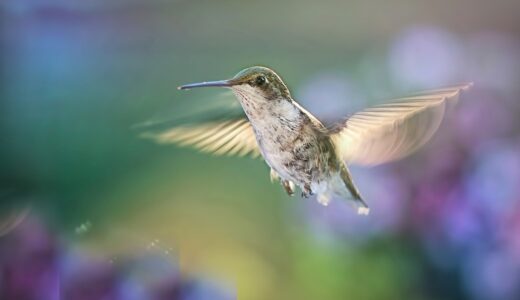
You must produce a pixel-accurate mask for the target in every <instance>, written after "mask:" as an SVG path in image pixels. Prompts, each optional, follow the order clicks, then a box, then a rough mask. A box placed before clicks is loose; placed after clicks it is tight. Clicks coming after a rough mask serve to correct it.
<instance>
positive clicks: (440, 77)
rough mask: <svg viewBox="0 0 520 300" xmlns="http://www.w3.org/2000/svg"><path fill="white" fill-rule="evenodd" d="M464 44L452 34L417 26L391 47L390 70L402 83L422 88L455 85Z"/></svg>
mask: <svg viewBox="0 0 520 300" xmlns="http://www.w3.org/2000/svg"><path fill="white" fill-rule="evenodd" d="M463 62H464V60H463V55H462V46H461V44H460V42H459V41H458V40H457V38H456V37H455V36H453V35H452V34H451V33H449V32H447V31H444V30H442V29H440V28H435V27H414V28H410V29H408V30H406V31H405V32H403V33H402V34H401V36H400V37H398V38H397V40H396V41H395V44H394V45H393V47H392V49H391V50H390V56H389V66H390V71H391V74H392V76H393V78H395V79H396V80H398V84H399V85H400V86H405V87H407V86H415V87H419V88H423V87H432V86H436V85H437V86H438V85H445V84H453V82H454V81H455V82H456V81H457V80H456V78H458V77H459V76H458V72H459V70H461V69H462V67H463Z"/></svg>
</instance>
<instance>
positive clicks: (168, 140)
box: [135, 92, 260, 157]
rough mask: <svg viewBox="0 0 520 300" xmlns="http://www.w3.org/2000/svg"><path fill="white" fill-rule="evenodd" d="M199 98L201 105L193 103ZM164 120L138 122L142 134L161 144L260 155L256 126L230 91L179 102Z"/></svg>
mask: <svg viewBox="0 0 520 300" xmlns="http://www.w3.org/2000/svg"><path fill="white" fill-rule="evenodd" d="M196 101H199V102H200V104H196V103H195V104H194V102H196ZM166 115H167V116H168V117H167V118H166V120H165V121H164V118H160V119H163V120H161V121H148V122H145V123H142V124H138V125H136V126H135V127H136V129H138V130H139V131H140V133H141V134H140V135H141V137H144V138H150V139H152V140H154V141H156V142H158V143H160V144H177V145H180V146H189V147H193V148H196V149H199V150H200V151H202V152H207V153H213V154H216V155H238V156H245V155H250V156H252V157H257V156H259V154H260V150H259V148H258V146H257V143H256V139H255V135H254V132H253V128H252V126H251V124H250V123H249V121H248V120H247V118H246V115H245V113H244V111H243V110H242V108H241V107H240V104H239V103H238V101H236V99H235V97H234V96H233V94H232V93H231V92H221V93H220V94H218V95H212V96H211V99H206V98H205V97H204V96H202V97H201V96H200V95H197V98H196V99H191V100H190V101H185V102H178V103H176V105H175V110H174V111H168V112H167V113H166Z"/></svg>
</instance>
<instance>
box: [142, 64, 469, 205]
mask: <svg viewBox="0 0 520 300" xmlns="http://www.w3.org/2000/svg"><path fill="white" fill-rule="evenodd" d="M201 86H222V87H227V88H230V89H231V90H232V91H233V93H234V94H235V96H236V98H237V99H238V101H239V102H240V105H241V106H242V108H243V111H244V113H245V118H239V119H235V120H221V121H216V122H215V121H214V122H207V123H202V124H186V125H181V126H177V127H174V128H172V129H169V130H166V131H161V132H159V133H152V134H146V136H148V137H153V138H155V139H156V140H157V141H159V142H162V143H170V142H173V143H178V144H181V145H193V146H195V147H197V148H199V149H201V150H202V151H206V152H212V153H216V154H241V155H244V154H253V155H256V154H258V153H259V154H261V155H262V157H263V158H264V159H265V161H266V162H267V164H268V165H269V166H270V167H271V179H272V180H280V182H281V184H282V186H283V187H284V189H285V190H286V191H287V193H288V194H289V195H292V194H293V193H294V186H295V185H296V186H298V187H300V189H301V190H302V195H303V196H305V197H308V196H310V195H313V194H316V195H317V198H318V201H319V202H320V203H322V204H324V205H327V204H328V202H329V200H330V199H331V197H333V196H337V197H341V198H346V199H351V200H353V202H352V203H355V204H357V206H358V213H360V214H367V213H368V206H367V205H366V203H365V202H364V201H363V200H362V198H361V195H360V193H359V191H358V190H357V188H356V187H355V185H354V182H353V180H352V176H351V175H350V173H349V171H348V168H347V165H346V163H345V162H352V163H359V164H371V165H373V164H378V163H383V162H387V161H391V160H395V159H398V158H401V157H403V156H404V155H407V154H409V153H411V152H413V151H415V150H416V149H417V148H418V147H420V146H421V145H423V144H424V143H425V142H426V141H427V140H428V139H429V138H430V137H431V136H432V134H433V132H434V131H435V130H436V129H437V127H438V126H439V123H440V121H441V119H442V116H443V113H444V107H445V105H446V100H448V99H455V98H457V96H458V95H459V93H460V91H461V90H464V89H467V88H468V87H469V86H470V84H466V85H460V86H456V87H452V88H446V89H442V90H437V91H430V92H427V93H423V94H420V95H418V96H414V97H409V98H403V99H399V100H398V101H396V102H395V103H390V104H384V105H381V106H378V107H374V108H371V109H367V110H364V111H362V112H360V113H357V114H354V115H353V116H351V117H350V118H349V119H347V121H346V122H345V123H343V124H342V125H341V126H337V127H336V128H335V129H328V128H326V127H325V126H324V125H323V124H322V123H321V122H320V121H319V120H318V119H317V118H315V117H314V116H313V115H312V114H311V113H309V112H308V111H306V110H305V109H304V108H303V107H301V106H300V105H299V104H298V103H297V102H296V101H295V100H294V99H293V98H292V97H291V94H290V92H289V89H288V88H287V86H286V85H285V83H284V82H283V81H282V79H281V78H280V77H279V76H278V75H277V74H276V73H275V72H274V71H272V70H271V69H268V68H265V67H251V68H248V69H245V70H243V71H241V72H239V73H238V74H237V75H235V76H234V77H233V78H232V79H229V80H224V81H215V82H205V83H198V84H192V85H186V86H182V87H181V89H187V88H194V87H201Z"/></svg>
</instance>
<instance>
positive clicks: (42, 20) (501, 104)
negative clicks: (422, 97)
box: [0, 0, 520, 300]
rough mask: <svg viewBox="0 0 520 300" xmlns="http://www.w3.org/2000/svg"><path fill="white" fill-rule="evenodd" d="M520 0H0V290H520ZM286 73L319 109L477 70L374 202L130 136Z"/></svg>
mask: <svg viewBox="0 0 520 300" xmlns="http://www.w3.org/2000/svg"><path fill="white" fill-rule="evenodd" d="M518 12H520V2H519V1H517V0H501V1H483V0H482V1H473V0H462V1H448V0H438V1H426V0H420V1H413V0H397V1H382V0H380V1H334V0H329V1H309V0H299V1H274V0H272V1H271V0H264V1H239V0H226V1H210V0H206V1H187V0H177V1H175V0H172V1H168V0H126V1H125V0H91V1H79V0H2V1H1V2H0V72H1V73H0V76H1V77H0V100H1V102H0V141H1V147H0V203H1V205H0V211H1V212H2V218H11V221H12V222H11V223H10V224H14V225H16V226H14V225H13V226H10V227H5V226H4V228H0V229H1V230H0V233H1V234H2V236H1V237H0V299H8V300H12V299H15V300H32V299H42V300H49V299H124V300H127V299H129V300H141V299H183V300H184V299H190V300H203V299H223V300H224V299H225V300H227V299H235V298H239V299H253V300H255V299H425V300H427V299H432V300H433V299H520V118H519V116H520V100H519V97H520V84H519V83H520V21H519V19H518ZM256 64H261V65H266V66H269V67H272V68H274V69H275V70H276V71H278V72H279V73H280V74H281V75H282V76H283V77H284V79H285V81H286V82H287V83H288V85H289V86H290V88H291V89H292V92H293V95H294V96H295V98H296V99H297V100H299V101H300V102H301V103H302V104H303V105H304V106H305V107H307V108H308V109H309V110H310V111H312V112H315V113H316V114H317V115H318V116H320V117H322V118H338V117H341V116H345V115H347V114H349V113H352V112H354V111H356V110H357V109H360V108H362V107H365V106H367V105H370V104H374V103H381V102H384V101H385V100H386V99H391V98H393V97H399V96H403V95H406V94H407V93H409V92H413V91H418V90H423V89H427V88H435V87H441V86H445V85H450V84H457V83H460V82H466V81H474V82H475V86H474V88H473V89H472V90H471V91H469V92H467V93H465V94H463V96H462V97H461V101H459V103H458V105H457V106H456V107H455V109H453V110H452V111H450V113H448V115H447V117H446V119H445V122H444V123H443V125H442V126H441V128H440V130H439V132H438V134H436V135H435V137H434V139H433V140H432V141H431V142H430V143H428V144H427V145H426V146H425V147H424V148H423V149H421V151H419V152H418V153H416V154H414V155H413V156H411V157H408V158H406V159H404V160H402V161H399V162H396V163H392V164H388V165H384V166H380V167H376V168H370V169H361V168H353V173H354V177H355V178H356V179H357V182H358V183H359V186H360V188H361V190H362V191H364V193H365V198H366V200H367V202H368V203H369V204H370V205H371V208H372V210H371V212H372V213H371V215H369V216H368V217H362V216H357V215H355V214H354V213H353V211H352V210H351V209H350V208H349V207H348V206H346V205H344V204H343V203H337V202H334V203H332V204H331V205H330V206H329V207H326V208H325V207H321V206H320V205H318V204H316V203H315V201H314V200H313V199H299V198H297V197H296V198H288V197H287V196H285V194H284V192H283V190H282V189H281V187H280V186H279V185H273V184H271V183H270V182H269V175H268V171H269V170H268V168H267V166H266V165H265V163H263V162H262V161H261V160H250V159H244V158H242V159H241V158H229V157H210V156H206V155H203V154H199V153H196V152H195V151H192V150H190V149H180V148H176V147H171V146H170V147H168V146H167V147H164V146H158V145H155V144H153V143H151V142H150V141H148V140H142V139H139V138H138V136H137V132H136V131H135V130H134V127H133V126H134V125H135V124H139V123H141V122H144V121H146V120H149V119H151V118H154V117H157V116H160V117H167V116H168V115H169V114H172V115H174V114H177V113H182V111H183V110H185V109H186V110H189V109H199V108H203V107H205V105H211V99H212V96H217V91H216V90H205V91H202V90H201V91H193V92H179V91H177V90H176V86H178V85H179V84H183V83H188V82H193V81H202V80H214V79H223V78H227V77H229V76H232V75H234V74H235V73H236V72H237V71H239V70H241V69H242V68H244V67H248V66H251V65H256Z"/></svg>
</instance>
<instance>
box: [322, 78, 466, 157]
mask: <svg viewBox="0 0 520 300" xmlns="http://www.w3.org/2000/svg"><path fill="white" fill-rule="evenodd" d="M471 85H472V84H471V83H468V84H463V85H458V86H454V87H449V88H443V89H439V90H433V91H427V92H423V93H420V94H417V95H415V96H412V97H407V98H401V99H395V100H394V101H392V102H391V103H388V104H382V105H379V106H375V107H372V108H368V109H365V110H363V111H360V112H358V113H356V114H354V115H352V116H351V117H349V118H348V119H347V120H346V121H345V122H344V123H343V124H341V126H340V127H338V128H336V129H335V130H333V131H332V132H331V135H332V137H333V139H334V140H335V141H336V144H337V145H338V147H339V151H340V153H341V155H342V157H343V158H344V160H346V161H347V162H350V163H353V164H358V165H377V164H382V163H386V162H389V161H393V160H397V159H400V158H402V157H404V156H406V155H408V154H411V153H412V152H414V151H415V150H417V148H419V147H420V146H422V145H424V144H425V143H426V142H427V141H428V140H429V139H430V138H431V137H432V135H433V134H434V133H435V131H436V130H437V128H439V125H440V123H441V121H442V118H443V116H444V111H445V108H446V105H447V102H448V101H455V100H456V99H457V98H458V96H459V94H460V93H461V91H463V90H467V89H468V88H469V87H470V86H471Z"/></svg>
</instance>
